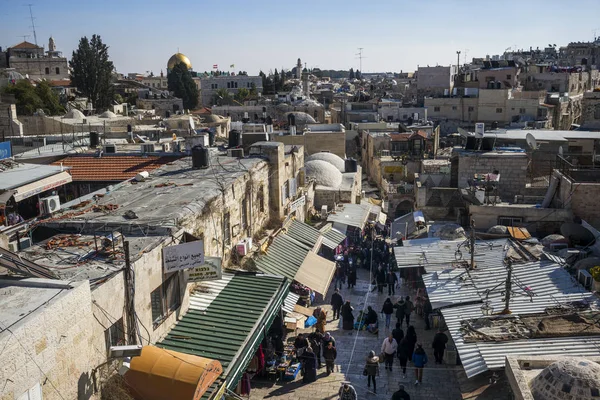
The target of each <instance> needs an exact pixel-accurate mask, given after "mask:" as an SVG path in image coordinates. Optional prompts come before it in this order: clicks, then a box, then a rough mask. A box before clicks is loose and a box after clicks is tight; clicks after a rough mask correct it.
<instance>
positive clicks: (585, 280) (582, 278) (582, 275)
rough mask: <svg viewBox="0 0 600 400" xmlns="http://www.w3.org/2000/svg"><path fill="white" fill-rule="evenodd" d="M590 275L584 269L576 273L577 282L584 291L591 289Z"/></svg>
mask: <svg viewBox="0 0 600 400" xmlns="http://www.w3.org/2000/svg"><path fill="white" fill-rule="evenodd" d="M592 279H593V278H592V275H590V273H589V272H587V271H586V270H585V269H580V270H578V271H577V281H578V282H579V283H581V285H582V286H583V287H584V288H586V289H591V288H592V285H593V280H592Z"/></svg>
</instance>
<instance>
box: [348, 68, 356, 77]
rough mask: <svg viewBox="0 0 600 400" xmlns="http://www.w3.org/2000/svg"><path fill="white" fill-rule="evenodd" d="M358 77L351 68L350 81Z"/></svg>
mask: <svg viewBox="0 0 600 400" xmlns="http://www.w3.org/2000/svg"><path fill="white" fill-rule="evenodd" d="M355 78H356V75H354V68H350V73H349V75H348V79H355Z"/></svg>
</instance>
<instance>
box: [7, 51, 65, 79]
mask: <svg viewBox="0 0 600 400" xmlns="http://www.w3.org/2000/svg"><path fill="white" fill-rule="evenodd" d="M9 64H10V67H11V68H14V69H16V70H17V72H19V73H20V74H21V75H23V76H25V75H26V74H27V75H29V79H33V80H39V79H47V80H51V81H58V80H62V79H69V65H68V63H67V59H66V58H64V57H57V58H49V57H44V58H19V57H10V59H9ZM46 68H47V69H48V73H47V74H46ZM56 68H58V74H57V73H56Z"/></svg>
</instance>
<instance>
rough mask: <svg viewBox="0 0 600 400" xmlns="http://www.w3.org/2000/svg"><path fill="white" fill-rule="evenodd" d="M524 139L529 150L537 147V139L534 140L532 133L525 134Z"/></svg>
mask: <svg viewBox="0 0 600 400" xmlns="http://www.w3.org/2000/svg"><path fill="white" fill-rule="evenodd" d="M525 140H526V141H527V144H528V145H529V147H530V148H531V150H537V149H538V144H537V140H535V137H533V135H532V134H531V133H528V134H527V135H526V136H525Z"/></svg>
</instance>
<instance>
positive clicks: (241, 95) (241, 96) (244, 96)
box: [233, 88, 250, 103]
mask: <svg viewBox="0 0 600 400" xmlns="http://www.w3.org/2000/svg"><path fill="white" fill-rule="evenodd" d="M249 97H250V91H249V90H248V89H246V88H241V89H238V91H237V93H236V94H235V95H234V96H233V98H234V99H236V100H237V101H238V102H240V103H243V102H244V101H246V100H248V98H249Z"/></svg>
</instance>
